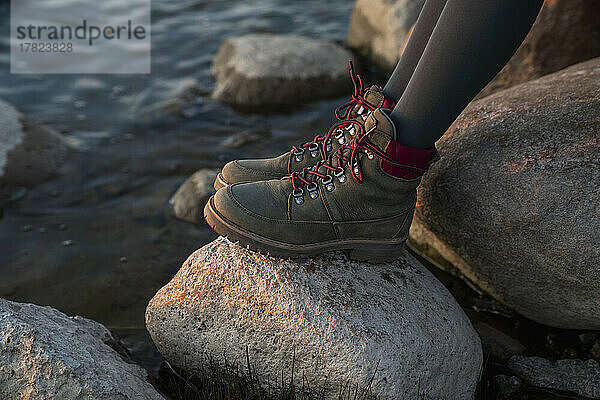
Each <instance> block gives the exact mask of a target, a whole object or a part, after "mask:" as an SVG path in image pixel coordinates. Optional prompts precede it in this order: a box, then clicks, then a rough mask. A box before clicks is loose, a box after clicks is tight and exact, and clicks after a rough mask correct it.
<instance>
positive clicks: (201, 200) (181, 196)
mask: <svg viewBox="0 0 600 400" xmlns="http://www.w3.org/2000/svg"><path fill="white" fill-rule="evenodd" d="M219 172H221V170H220V169H212V168H204V169H200V170H198V171H196V172H194V174H192V176H190V177H189V178H188V179H187V180H186V181H185V182H183V184H182V185H181V186H180V187H179V189H177V191H176V192H175V194H174V195H173V197H171V199H170V200H169V203H170V204H171V205H172V206H173V211H174V212H175V216H176V217H177V218H179V219H181V220H184V221H187V222H191V223H194V224H199V223H202V222H204V206H205V205H206V202H207V201H208V199H209V198H210V196H212V195H213V194H215V188H214V187H213V184H214V183H215V178H216V177H217V174H218V173H219Z"/></svg>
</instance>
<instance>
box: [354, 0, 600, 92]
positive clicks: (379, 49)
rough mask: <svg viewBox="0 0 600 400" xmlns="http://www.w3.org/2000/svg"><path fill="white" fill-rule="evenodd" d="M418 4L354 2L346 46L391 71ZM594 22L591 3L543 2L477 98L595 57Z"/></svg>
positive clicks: (598, 35) (598, 16)
mask: <svg viewBox="0 0 600 400" xmlns="http://www.w3.org/2000/svg"><path fill="white" fill-rule="evenodd" d="M424 3H425V1H424V0H356V3H355V5H354V9H353V11H352V16H351V18H350V27H349V30H348V45H349V46H350V47H352V48H355V49H357V50H358V51H359V52H360V53H361V54H363V55H364V56H367V57H369V58H371V59H372V60H373V61H375V62H376V63H377V64H378V65H379V66H381V67H383V68H384V69H387V70H391V69H393V68H394V66H395V65H396V63H397V62H398V60H399V59H400V55H401V54H402V51H403V49H404V46H405V44H406V40H407V39H408V37H409V35H410V32H411V30H412V26H413V25H414V23H415V22H416V20H417V18H418V15H419V12H420V10H421V8H422V6H423V4H424ZM599 20H600V2H598V1H597V0H546V1H545V3H544V6H543V8H542V10H541V12H540V15H539V16H538V19H537V20H536V22H535V24H534V25H533V27H532V29H531V31H530V32H529V35H528V36H527V37H526V38H525V41H524V42H523V44H522V45H521V47H520V48H519V49H518V51H517V52H516V53H515V55H514V56H513V57H512V58H511V60H510V61H509V63H508V64H507V65H506V66H505V67H504V69H503V70H502V71H501V72H500V73H499V74H498V76H497V77H496V78H495V79H494V80H493V81H492V82H491V83H490V84H489V85H488V86H487V87H486V88H485V89H484V90H483V91H482V92H481V93H480V95H479V97H484V96H487V95H489V94H492V93H494V92H497V91H499V90H502V89H505V88H508V87H511V86H514V85H517V84H519V83H523V82H526V81H529V80H532V79H535V78H539V77H541V76H543V75H547V74H549V73H552V72H556V71H558V70H560V69H563V68H565V67H567V66H569V65H572V64H575V63H578V62H581V61H585V60H589V59H591V58H594V57H598V56H600V24H599V23H598V21H599Z"/></svg>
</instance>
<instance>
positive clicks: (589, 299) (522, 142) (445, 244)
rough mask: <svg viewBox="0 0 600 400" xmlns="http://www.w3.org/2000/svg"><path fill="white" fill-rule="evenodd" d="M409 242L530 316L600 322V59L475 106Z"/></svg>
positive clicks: (423, 194)
mask: <svg viewBox="0 0 600 400" xmlns="http://www.w3.org/2000/svg"><path fill="white" fill-rule="evenodd" d="M437 147H438V150H439V152H440V154H441V160H440V161H439V162H437V163H435V165H433V166H432V167H431V169H430V171H429V172H428V173H427V174H426V175H425V176H424V178H423V180H422V182H421V187H420V190H419V200H418V203H417V210H416V214H415V216H416V218H415V220H414V221H413V225H412V227H411V236H410V238H411V239H410V242H411V243H412V245H414V246H415V247H416V248H417V249H419V251H420V252H422V253H423V254H425V255H427V256H429V257H430V258H432V259H434V260H435V259H437V261H438V263H439V264H444V260H446V261H449V262H450V263H451V264H453V265H454V266H455V267H456V268H458V269H459V270H460V272H462V273H463V274H464V275H465V276H466V277H467V278H469V279H470V280H471V281H473V282H475V284H477V285H478V286H480V287H481V288H482V289H484V290H485V291H486V292H488V293H489V294H491V295H492V296H493V297H495V298H496V299H498V300H499V301H501V302H503V303H504V304H506V305H507V306H509V307H511V308H513V309H514V310H516V311H518V312H519V313H521V314H522V315H524V316H526V317H528V318H531V319H533V320H535V321H537V322H540V323H543V324H546V325H551V326H555V327H561V328H571V329H574V328H578V329H600V268H598V265H600V234H599V233H600V58H596V59H594V60H590V61H587V62H585V63H581V64H578V65H575V66H572V67H569V68H567V69H565V70H563V71H560V72H557V73H554V74H552V75H548V76H546V77H543V78H540V79H538V80H535V81H532V82H528V83H525V84H522V85H519V86H516V87H514V88H511V89H508V90H506V91H503V92H499V93H496V94H494V95H491V96H489V97H486V98H484V99H482V100H479V101H477V102H475V103H473V104H471V105H470V106H469V107H468V108H467V109H466V110H465V111H464V112H463V113H462V115H461V116H460V117H459V118H458V119H457V121H456V122H455V123H454V125H453V126H452V127H451V128H450V129H449V130H448V131H447V132H446V134H445V135H444V136H443V137H442V138H441V139H440V140H439V141H438V143H437Z"/></svg>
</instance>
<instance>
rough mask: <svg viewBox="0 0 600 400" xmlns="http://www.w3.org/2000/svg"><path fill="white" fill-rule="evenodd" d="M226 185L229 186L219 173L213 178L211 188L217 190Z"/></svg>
mask: <svg viewBox="0 0 600 400" xmlns="http://www.w3.org/2000/svg"><path fill="white" fill-rule="evenodd" d="M227 185H229V182H227V181H226V180H225V179H223V175H222V174H221V173H220V172H219V173H218V174H217V177H216V178H215V183H213V187H214V188H215V190H219V189H221V188H224V187H225V186H227Z"/></svg>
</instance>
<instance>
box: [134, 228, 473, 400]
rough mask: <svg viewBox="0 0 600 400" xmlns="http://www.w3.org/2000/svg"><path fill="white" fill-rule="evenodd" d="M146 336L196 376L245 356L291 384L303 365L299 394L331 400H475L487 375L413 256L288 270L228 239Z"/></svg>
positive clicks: (166, 298)
mask: <svg viewBox="0 0 600 400" xmlns="http://www.w3.org/2000/svg"><path fill="white" fill-rule="evenodd" d="M146 327H147V329H148V331H149V332H150V335H151V336H152V339H153V341H154V343H155V344H156V346H157V347H158V349H159V351H160V352H161V354H162V355H163V356H164V357H165V358H166V359H167V360H168V361H169V362H170V363H171V364H174V365H176V366H179V367H181V368H183V369H186V370H188V371H190V372H191V371H202V369H203V368H205V367H206V365H207V364H206V359H212V360H215V362H216V363H219V364H220V365H223V363H224V360H225V359H226V360H227V361H228V362H229V363H233V364H237V365H242V366H245V365H246V364H247V361H246V350H247V351H248V358H249V360H250V363H251V367H252V368H253V369H255V370H256V371H257V372H258V373H259V374H260V376H259V378H260V379H259V380H260V381H261V382H267V381H268V382H274V381H275V382H276V381H281V379H282V378H281V374H282V373H284V374H285V375H286V376H285V379H286V380H287V381H288V382H289V379H291V378H290V376H291V365H292V360H293V362H294V374H293V375H294V377H296V379H297V382H295V386H296V387H302V384H301V381H300V380H303V379H306V380H307V381H308V382H311V387H313V388H316V390H319V391H320V390H323V391H324V393H323V394H324V396H323V397H321V396H319V398H325V399H338V398H339V389H340V387H341V386H343V387H346V385H349V387H355V385H358V387H359V388H365V387H366V386H367V385H368V384H369V382H370V381H371V380H372V385H371V391H372V394H373V395H374V396H375V397H377V398H380V399H384V400H387V399H417V398H420V397H421V396H422V395H423V394H424V393H426V394H427V395H428V398H432V399H453V400H454V399H457V400H460V399H465V400H466V399H472V398H473V394H474V392H475V388H476V386H477V380H478V377H479V373H480V370H481V365H482V353H481V343H480V341H479V337H478V336H477V334H476V332H475V331H474V330H473V328H472V326H471V324H470V322H469V320H468V318H467V317H466V315H465V314H464V312H463V311H462V309H461V308H460V306H459V305H458V304H457V303H456V301H455V300H454V298H453V297H452V296H451V295H450V293H448V291H447V290H446V288H445V287H444V286H443V285H442V284H441V283H440V282H439V281H438V280H437V279H435V277H434V276H433V275H432V274H431V273H430V272H429V271H428V270H427V269H425V268H424V267H423V266H422V265H421V264H420V263H419V262H418V261H417V260H416V259H415V258H414V257H412V256H411V255H409V254H408V253H405V254H404V255H403V256H402V257H401V258H399V259H398V260H397V261H394V262H392V263H388V264H377V265H373V264H368V263H360V262H353V261H349V260H348V259H347V258H346V257H345V256H344V255H343V254H341V253H339V252H332V253H330V254H326V255H324V256H322V257H317V258H311V259H306V260H282V259H276V258H271V257H267V256H264V255H261V254H258V253H254V252H252V251H250V250H247V249H244V248H241V247H240V246H238V245H237V244H234V243H231V242H229V241H228V240H227V239H225V238H222V237H221V238H218V239H216V240H215V241H213V242H212V243H209V244H207V245H206V246H204V247H203V248H201V249H200V250H198V251H196V252H195V253H194V254H192V255H191V256H190V257H189V258H188V260H187V261H186V262H185V263H184V264H183V266H182V268H181V269H180V270H179V272H178V273H177V275H176V276H175V277H174V278H173V279H172V280H171V282H170V283H168V284H167V285H166V286H164V287H163V288H162V289H161V290H160V291H159V292H158V293H157V294H156V295H155V296H154V298H153V299H152V300H151V301H150V303H149V304H148V307H147V309H146ZM244 368H245V367H244ZM376 368H377V370H375V369H376ZM325 377H327V378H326V379H325Z"/></svg>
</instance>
